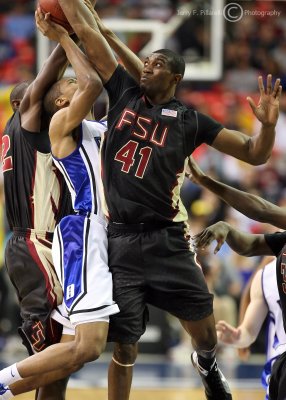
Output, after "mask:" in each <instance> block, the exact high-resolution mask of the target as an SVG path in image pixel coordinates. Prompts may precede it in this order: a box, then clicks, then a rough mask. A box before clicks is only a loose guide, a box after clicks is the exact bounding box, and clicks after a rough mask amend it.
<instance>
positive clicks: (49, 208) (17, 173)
mask: <svg viewBox="0 0 286 400" xmlns="http://www.w3.org/2000/svg"><path fill="white" fill-rule="evenodd" d="M66 66H67V58H66V55H65V52H64V50H63V49H62V48H61V47H60V46H58V47H57V48H56V49H55V50H54V51H53V53H52V54H51V56H50V57H49V59H48V60H47V61H46V63H45V64H44V66H43V68H42V70H41V71H40V72H39V74H38V75H37V77H36V79H35V80H34V81H33V82H32V83H30V84H29V83H28V82H24V83H21V84H19V85H17V86H16V87H15V88H14V89H13V90H12V92H11V95H10V103H11V106H12V109H13V111H14V114H13V115H12V117H11V118H10V120H9V121H8V123H7V125H6V127H5V129H4V133H3V136H2V169H3V174H4V189H5V204H6V213H7V219H8V223H9V226H10V229H11V230H12V231H13V235H12V237H11V238H10V240H9V241H8V243H7V246H6V249H5V264H6V268H7V271H8V274H9V277H10V279H11V282H12V283H13V285H14V287H15V289H16V292H17V295H18V299H19V303H20V313H21V317H22V321H23V323H22V326H21V327H20V328H19V333H20V335H21V337H22V339H23V344H24V345H25V346H26V347H27V349H28V352H29V354H30V355H31V354H33V353H35V352H39V351H41V350H43V349H45V348H46V347H47V346H49V345H51V344H53V343H56V342H58V340H59V339H60V336H61V327H60V325H58V324H57V323H56V322H55V321H53V320H51V319H50V313H51V311H52V310H53V309H54V308H55V307H56V306H57V305H58V304H60V303H61V301H62V290H61V286H60V283H59V282H58V279H57V276H56V273H55V271H54V267H53V264H52V257H51V246H52V235H53V230H54V227H55V225H56V224H57V223H58V222H59V221H60V219H61V218H62V217H63V216H65V215H67V214H69V213H70V211H71V200H70V195H69V192H68V189H67V187H66V185H65V183H64V179H62V177H61V175H60V174H59V173H58V171H57V170H56V168H55V167H54V166H53V164H52V158H51V153H50V142H49V136H48V120H47V118H46V116H45V114H43V113H42V99H43V98H44V95H45V93H46V91H47V90H48V89H49V88H50V86H51V85H52V84H54V83H55V82H56V81H57V79H59V78H60V77H61V76H62V74H63V72H64V70H65V67H66ZM66 375H67V374H66ZM60 378H61V377H59V379H60ZM66 384H67V379H64V380H62V381H59V382H57V383H54V384H52V385H48V386H46V387H43V388H41V389H39V391H38V393H37V394H36V398H37V399H38V400H40V399H41V400H45V399H48V398H53V399H55V400H57V399H59V400H61V399H63V398H65V390H66Z"/></svg>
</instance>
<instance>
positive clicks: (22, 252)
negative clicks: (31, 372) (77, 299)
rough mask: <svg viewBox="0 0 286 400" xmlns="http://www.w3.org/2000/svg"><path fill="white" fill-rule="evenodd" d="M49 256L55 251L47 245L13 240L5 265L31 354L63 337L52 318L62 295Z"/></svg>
mask: <svg viewBox="0 0 286 400" xmlns="http://www.w3.org/2000/svg"><path fill="white" fill-rule="evenodd" d="M49 245H51V243H50V242H49ZM48 253H51V249H50V247H49V246H47V245H46V244H45V242H44V244H41V243H39V242H38V240H36V239H35V240H32V239H27V238H24V237H19V236H16V237H15V236H12V238H10V240H9V242H8V243H7V246H6V249H5V265H6V268H7V271H8V274H9V277H10V279H11V282H12V283H13V285H14V287H15V289H16V292H17V295H18V299H19V303H20V313H21V317H22V320H23V323H22V326H21V327H20V328H19V334H20V335H21V337H22V339H23V344H24V345H25V346H26V347H27V349H28V351H29V353H30V354H33V353H34V352H38V351H41V350H43V349H45V348H46V347H47V346H49V345H50V344H53V343H57V342H58V340H59V338H60V335H61V327H60V326H59V325H58V324H57V323H55V322H53V321H52V320H51V318H50V314H51V312H52V310H53V308H54V307H56V305H57V303H58V301H61V299H62V295H61V292H59V286H58V285H59V284H58V282H57V279H56V277H55V273H54V271H53V265H52V264H51V263H50V260H49V259H48V257H46V255H47V254H48Z"/></svg>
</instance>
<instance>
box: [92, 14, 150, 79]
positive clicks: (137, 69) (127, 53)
mask: <svg viewBox="0 0 286 400" xmlns="http://www.w3.org/2000/svg"><path fill="white" fill-rule="evenodd" d="M92 13H93V16H94V18H95V21H96V23H97V26H98V28H99V30H100V32H101V34H102V35H103V36H104V37H105V39H106V41H107V43H108V44H109V46H110V47H111V48H112V50H113V51H114V52H115V53H116V54H117V56H118V57H119V59H120V60H121V61H122V63H123V64H124V66H125V68H126V69H127V71H128V72H129V74H130V75H131V76H132V77H133V78H134V79H135V80H136V82H139V81H140V77H141V72H142V69H143V63H142V61H141V60H140V58H139V57H137V55H136V54H135V53H133V51H132V50H130V49H129V47H127V46H126V45H125V44H124V43H123V42H122V41H121V40H120V39H119V37H118V36H117V35H116V34H115V33H114V32H113V31H112V30H111V29H109V28H107V27H106V26H105V25H104V24H103V22H102V20H101V19H100V18H99V16H98V14H97V12H96V11H95V10H94V9H92Z"/></svg>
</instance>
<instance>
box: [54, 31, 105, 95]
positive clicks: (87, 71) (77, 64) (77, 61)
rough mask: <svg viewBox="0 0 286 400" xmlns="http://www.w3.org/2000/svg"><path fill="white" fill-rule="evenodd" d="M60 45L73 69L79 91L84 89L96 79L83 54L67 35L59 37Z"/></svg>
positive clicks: (95, 74)
mask: <svg viewBox="0 0 286 400" xmlns="http://www.w3.org/2000/svg"><path fill="white" fill-rule="evenodd" d="M60 44H61V45H62V47H63V48H64V50H65V52H66V56H67V58H68V60H69V62H70V63H71V65H72V67H73V70H74V72H75V75H76V78H77V83H78V87H79V89H81V87H85V86H86V85H87V84H88V83H89V81H90V80H91V79H93V78H97V77H98V76H97V73H96V71H94V69H93V67H92V66H91V64H90V62H89V60H88V59H87V57H86V56H85V54H84V53H83V52H82V51H81V50H80V49H79V47H78V46H77V45H76V44H75V43H74V42H73V41H72V40H71V38H70V37H69V36H68V35H63V36H62V37H61V39H60ZM98 80H99V78H98Z"/></svg>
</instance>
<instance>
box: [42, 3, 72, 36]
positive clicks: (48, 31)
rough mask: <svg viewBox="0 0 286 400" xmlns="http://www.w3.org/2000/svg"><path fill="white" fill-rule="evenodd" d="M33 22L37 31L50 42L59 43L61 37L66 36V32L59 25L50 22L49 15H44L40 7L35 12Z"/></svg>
mask: <svg viewBox="0 0 286 400" xmlns="http://www.w3.org/2000/svg"><path fill="white" fill-rule="evenodd" d="M35 20H36V25H37V28H38V29H39V31H40V32H42V34H43V35H44V36H46V37H48V38H49V39H50V40H54V41H56V42H59V41H60V39H61V37H62V36H63V35H68V32H67V30H66V29H65V28H63V27H62V26H61V25H58V24H55V23H54V22H52V21H51V19H50V13H47V14H44V13H43V12H42V11H41V8H40V7H38V8H37V10H36V11H35Z"/></svg>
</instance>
